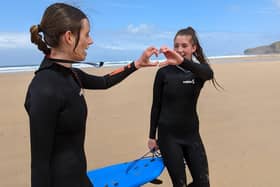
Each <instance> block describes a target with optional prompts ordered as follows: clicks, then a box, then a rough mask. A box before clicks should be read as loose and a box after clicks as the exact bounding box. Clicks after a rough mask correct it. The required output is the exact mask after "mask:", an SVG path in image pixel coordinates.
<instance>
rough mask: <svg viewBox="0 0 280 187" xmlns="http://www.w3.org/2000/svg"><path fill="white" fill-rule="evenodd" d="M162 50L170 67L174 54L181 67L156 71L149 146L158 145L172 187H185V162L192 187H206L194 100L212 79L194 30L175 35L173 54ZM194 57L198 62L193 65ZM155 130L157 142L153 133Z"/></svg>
mask: <svg viewBox="0 0 280 187" xmlns="http://www.w3.org/2000/svg"><path fill="white" fill-rule="evenodd" d="M161 51H162V52H163V53H164V54H165V56H166V57H167V61H169V64H172V63H176V60H175V61H174V59H169V56H171V54H172V55H174V54H175V53H177V55H178V60H179V61H182V62H183V63H182V64H180V65H169V66H165V67H163V68H161V69H159V70H158V72H157V74H156V78H155V81H154V90H153V104H152V110H151V125H150V134H149V138H150V139H149V141H148V147H149V148H150V149H153V148H156V147H157V143H158V146H159V149H160V151H161V154H162V157H163V160H164V163H165V165H166V167H167V170H168V173H169V175H170V177H171V180H172V183H173V186H174V187H186V186H187V180H186V173H185V163H184V162H186V164H187V165H188V167H189V170H190V173H191V175H192V178H193V182H192V183H191V184H190V185H188V186H192V187H194V186H195V187H209V186H210V184H209V177H208V176H209V173H208V164H207V158H206V153H205V149H204V147H203V144H202V141H201V138H200V135H199V120H198V116H197V112H196V104H197V99H198V96H199V93H200V90H201V88H202V87H203V85H204V83H205V81H207V80H210V79H213V71H212V69H211V68H210V66H209V65H208V63H207V61H206V59H205V57H204V54H203V51H202V48H201V46H200V44H199V41H198V38H197V36H196V33H195V31H194V30H193V29H192V28H191V27H188V28H186V29H182V30H180V31H178V32H177V34H176V35H175V38H174V51H173V50H170V49H168V48H166V47H164V48H162V49H161ZM193 56H195V57H196V59H197V60H198V61H199V63H196V62H193V61H192V57H193ZM157 129H158V142H156V139H155V137H156V131H157Z"/></svg>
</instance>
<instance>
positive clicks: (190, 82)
mask: <svg viewBox="0 0 280 187" xmlns="http://www.w3.org/2000/svg"><path fill="white" fill-rule="evenodd" d="M183 84H195V81H194V79H192V80H186V81H183Z"/></svg>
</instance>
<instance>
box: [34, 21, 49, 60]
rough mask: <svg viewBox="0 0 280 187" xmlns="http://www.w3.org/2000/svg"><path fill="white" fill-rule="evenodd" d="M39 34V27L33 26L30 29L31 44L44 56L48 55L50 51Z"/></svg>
mask: <svg viewBox="0 0 280 187" xmlns="http://www.w3.org/2000/svg"><path fill="white" fill-rule="evenodd" d="M40 32H42V30H41V28H40V25H33V26H31V27H30V34H31V42H32V43H34V44H35V45H37V47H38V49H39V50H40V51H42V52H43V53H44V54H45V55H49V54H50V53H51V50H50V48H49V47H48V46H47V44H46V43H45V42H44V41H43V39H42V35H40V34H39V33H40Z"/></svg>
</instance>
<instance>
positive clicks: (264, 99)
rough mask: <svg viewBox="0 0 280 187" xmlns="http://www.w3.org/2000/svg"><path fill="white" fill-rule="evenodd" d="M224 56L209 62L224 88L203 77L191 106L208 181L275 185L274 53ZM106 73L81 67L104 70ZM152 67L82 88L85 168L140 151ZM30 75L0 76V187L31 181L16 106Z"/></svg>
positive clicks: (23, 122)
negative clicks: (204, 153) (118, 80)
mask: <svg viewBox="0 0 280 187" xmlns="http://www.w3.org/2000/svg"><path fill="white" fill-rule="evenodd" d="M227 60H228V59H227ZM227 60H226V59H219V60H218V62H217V61H216V63H213V64H212V67H213V69H214V72H215V76H216V79H217V80H218V82H219V83H220V84H222V86H223V87H224V89H225V90H224V91H217V90H216V89H215V88H214V87H213V85H212V84H211V83H210V82H207V83H206V84H205V87H204V89H203V90H202V92H201V95H200V98H199V103H198V113H199V117H200V132H201V136H202V139H203V141H204V145H205V148H206V151H207V155H208V161H209V169H210V181H211V186H212V187H277V186H280V181H279V177H280V174H279V168H280V161H279V158H280V149H279V147H280V141H279V135H278V134H279V132H280V117H279V111H280V99H279V98H278V97H279V96H280V86H279V80H280V57H279V56H270V57H268V58H263V57H252V58H251V59H250V60H249V62H248V61H246V59H243V58H238V59H237V60H236V59H235V60H232V61H231V62H234V63H220V62H225V61H227ZM111 70H112V68H102V69H86V70H85V71H87V72H89V73H92V74H98V75H103V74H105V73H109V72H111ZM156 71H157V68H144V69H141V70H138V71H137V72H135V73H134V74H132V75H131V76H129V77H128V78H127V79H126V80H125V81H123V82H121V83H120V84H118V85H116V86H114V87H113V88H111V89H109V90H94V91H90V90H87V91H86V93H85V95H86V100H87V105H88V119H87V134H86V144H85V146H86V153H87V160H88V169H94V168H98V167H103V166H106V165H110V164H113V163H118V162H124V161H128V160H134V159H136V158H138V157H140V156H142V155H143V154H144V153H145V152H147V140H148V131H149V116H150V107H151V102H152V86H153V80H154V76H155V73H156ZM32 77H33V72H23V73H6V74H0V85H1V88H0V95H1V97H0V104H1V108H0V116H1V117H0V148H1V151H0V186H1V187H28V186H30V144H29V126H28V118H27V114H26V112H25V110H24V107H23V103H24V98H25V94H26V90H27V86H28V84H29V82H30V80H31V79H32ZM160 179H162V180H163V182H164V183H163V184H162V185H160V186H162V187H170V186H171V183H170V180H169V177H168V174H167V172H166V170H165V171H164V173H163V174H162V175H161V176H160ZM188 182H191V178H190V176H189V174H188ZM146 186H147V187H149V186H150V187H152V186H155V185H152V184H147V185H146Z"/></svg>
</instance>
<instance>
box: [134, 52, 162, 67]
mask: <svg viewBox="0 0 280 187" xmlns="http://www.w3.org/2000/svg"><path fill="white" fill-rule="evenodd" d="M158 54H159V51H158V49H157V48H155V47H148V48H147V49H146V50H145V51H144V52H143V53H142V55H141V56H140V58H139V59H138V60H136V61H135V62H134V63H135V67H136V68H137V69H139V68H142V67H151V66H157V65H158V62H157V61H155V62H151V60H150V58H151V56H153V55H155V56H156V57H157V56H158Z"/></svg>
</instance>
